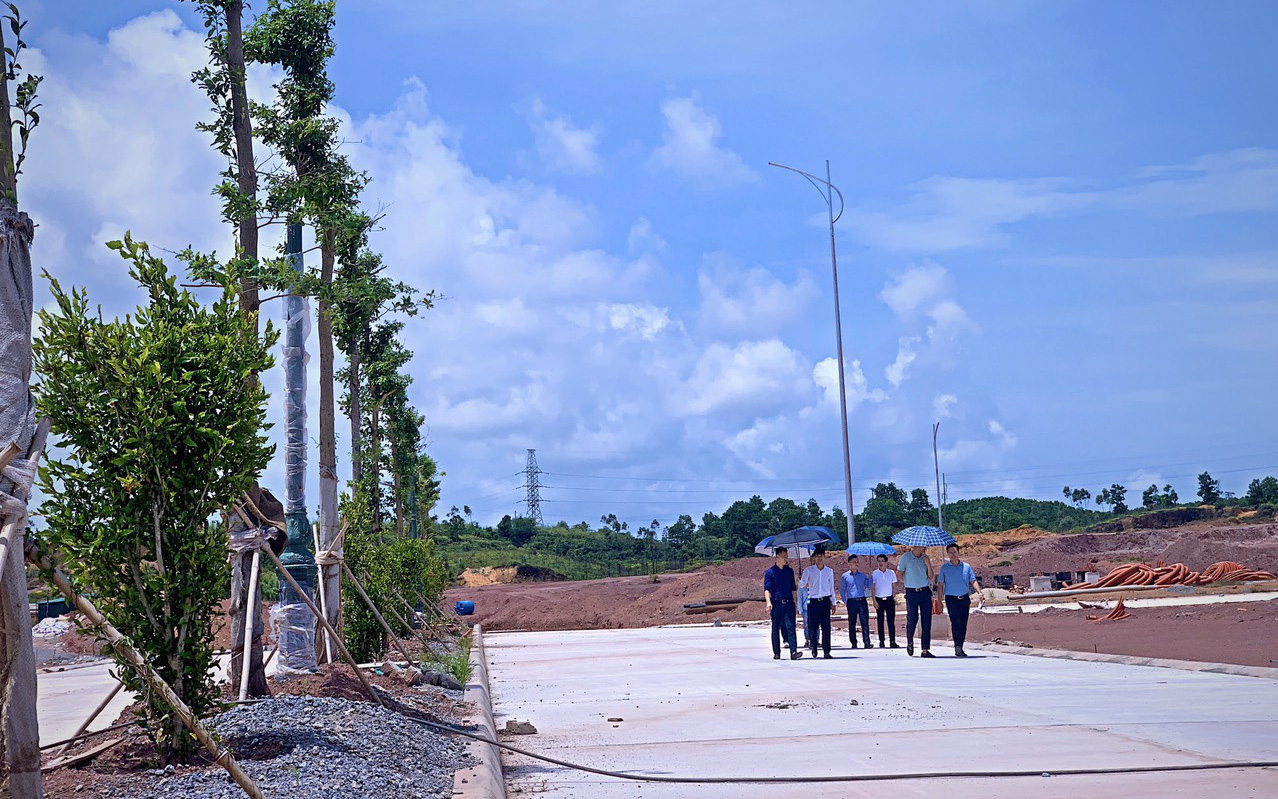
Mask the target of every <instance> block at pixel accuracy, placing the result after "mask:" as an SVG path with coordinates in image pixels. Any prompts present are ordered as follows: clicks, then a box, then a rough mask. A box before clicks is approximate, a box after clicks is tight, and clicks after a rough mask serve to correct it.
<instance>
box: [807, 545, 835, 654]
mask: <svg viewBox="0 0 1278 799" xmlns="http://www.w3.org/2000/svg"><path fill="white" fill-rule="evenodd" d="M812 561H813V563H812V565H811V566H809V567H807V568H806V569H804V570H803V577H802V578H801V579H800V580H799V586H800V587H803V588H807V589H808V618H809V619H810V621H811V624H812V657H816V653H817V647H818V646H820V647H821V649H822V650H823V651H824V652H825V657H826V658H827V659H829V658H832V657H834V656H833V655H831V654H830V611H831V610H833V609H834V603H835V601H836V600H835V597H834V569H831V568H830V567H829V566H826V565H825V550H824V549H817V550H815V551H814V552H813V553H812Z"/></svg>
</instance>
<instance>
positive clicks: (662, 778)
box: [405, 716, 1278, 785]
mask: <svg viewBox="0 0 1278 799" xmlns="http://www.w3.org/2000/svg"><path fill="white" fill-rule="evenodd" d="M405 718H407V719H409V720H410V721H415V722H417V723H418V724H421V725H422V726H424V727H429V728H431V729H433V730H437V731H439V732H443V733H446V734H449V735H460V736H462V737H465V738H470V739H472V740H475V741H481V742H483V743H486V744H491V745H493V746H497V747H500V748H502V749H505V750H507V751H508V752H514V753H515V754H519V755H523V756H524V757H531V758H533V759H534V760H540V761H542V762H544V763H550V764H552V765H556V766H563V767H564V768H570V769H573V770H575V771H584V772H586V773H588V774H598V775H600V776H602V777H615V778H617V779H620V780H636V781H639V782H674V783H683V784H693V785H696V784H716V783H718V784H723V783H729V784H750V785H758V784H768V785H789V784H792V783H795V784H797V783H809V782H897V781H900V780H950V779H988V778H997V777H1068V776H1086V775H1100V774H1154V773H1161V772H1169V771H1220V770H1223V769H1243V768H1275V767H1278V760H1251V761H1227V762H1220V763H1186V764H1182V765H1168V766H1127V767H1121V766H1114V767H1111V768H1073V769H1055V770H1052V771H1042V770H1038V771H1030V770H1012V771H920V772H914V773H912V774H906V773H901V774H832V775H828V776H816V777H813V776H804V777H678V776H668V775H650V774H634V773H630V772H625V771H609V770H607V769H601V768H594V767H593V766H583V765H581V764H580V763H572V762H569V761H567V760H560V759H558V758H554V757H550V756H549V755H542V754H538V753H536V752H529V751H528V750H526V749H520V748H519V747H517V746H511V745H510V744H504V743H501V742H500V741H493V740H490V739H488V738H485V737H484V736H482V735H479V734H477V733H473V732H469V731H467V730H463V729H459V728H457V727H452V726H449V725H447V724H439V723H436V722H433V721H426V720H425V719H419V718H414V717H413V716H405Z"/></svg>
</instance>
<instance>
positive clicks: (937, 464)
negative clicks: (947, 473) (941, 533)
mask: <svg viewBox="0 0 1278 799" xmlns="http://www.w3.org/2000/svg"><path fill="white" fill-rule="evenodd" d="M940 429H941V423H940V422H936V423H935V424H933V425H932V466H933V467H934V468H935V469H936V526H937V527H940V528H941V529H942V530H944V529H945V519H944V516H943V514H942V512H941V506H942V505H944V504H945V500H944V499H943V498H942V494H941V461H940V458H938V457H937V454H936V434H937V431H939V430H940Z"/></svg>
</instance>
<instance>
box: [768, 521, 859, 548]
mask: <svg viewBox="0 0 1278 799" xmlns="http://www.w3.org/2000/svg"><path fill="white" fill-rule="evenodd" d="M838 543H839V537H838V536H837V535H835V533H834V531H833V530H831V529H830V528H829V527H818V526H816V525H811V524H809V525H806V526H804V527H797V528H795V529H793V530H786V531H785V532H784V533H777V534H776V535H770V536H768V537H767V538H765V539H763V540H762V541H760V542H759V543H757V544H755V545H754V551H755V552H757V553H758V554H760V555H771V554H772V553H773V552H774V551H776V550H778V549H782V548H784V549H796V548H801V549H812V548H814V547H826V548H827V549H828V548H829V547H830V546H831V545H838Z"/></svg>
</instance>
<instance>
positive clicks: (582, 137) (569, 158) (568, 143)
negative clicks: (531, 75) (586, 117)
mask: <svg viewBox="0 0 1278 799" xmlns="http://www.w3.org/2000/svg"><path fill="white" fill-rule="evenodd" d="M528 125H529V127H531V128H532V132H533V136H534V138H535V139H536V142H537V153H538V154H539V155H540V156H541V158H542V160H543V161H544V162H545V163H546V166H547V167H548V168H549V169H552V170H555V171H559V172H570V173H575V174H579V175H593V174H596V173H598V172H600V171H601V170H602V169H603V162H602V161H601V160H600V158H599V136H600V130H599V127H598V126H597V125H591V126H590V127H588V128H579V127H577V126H575V125H574V124H573V121H572V119H571V118H569V117H568V116H566V115H560V116H553V115H552V114H551V113H550V112H549V111H548V110H547V109H546V106H545V104H544V103H543V102H542V101H541V98H540V97H538V98H535V99H534V100H533V102H532V108H531V109H530V111H529V116H528Z"/></svg>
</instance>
